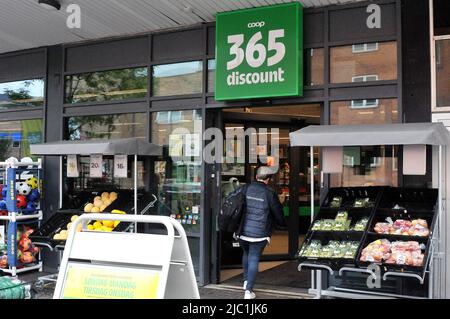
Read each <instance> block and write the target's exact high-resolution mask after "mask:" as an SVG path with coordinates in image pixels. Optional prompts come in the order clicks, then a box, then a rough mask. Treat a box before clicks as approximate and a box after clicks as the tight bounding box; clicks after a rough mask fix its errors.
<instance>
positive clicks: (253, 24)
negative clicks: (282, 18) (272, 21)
mask: <svg viewBox="0 0 450 319" xmlns="http://www.w3.org/2000/svg"><path fill="white" fill-rule="evenodd" d="M265 25H266V22H264V21H260V22H250V23H249V24H247V27H248V28H249V29H253V28H262V27H264V26H265Z"/></svg>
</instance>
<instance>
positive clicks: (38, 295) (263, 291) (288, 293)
mask: <svg viewBox="0 0 450 319" xmlns="http://www.w3.org/2000/svg"><path fill="white" fill-rule="evenodd" d="M46 275H49V273H45V272H33V273H27V274H22V275H20V276H19V279H20V280H22V281H24V282H25V283H28V284H31V286H32V298H33V299H52V298H53V292H54V289H55V284H56V283H55V282H44V283H43V284H42V282H40V281H39V277H42V276H46ZM254 292H255V294H256V298H257V299H309V298H311V296H310V295H308V294H307V293H306V291H305V290H304V289H294V288H288V287H275V286H262V285H261V286H258V287H257V288H255V290H254ZM199 293H200V299H230V300H237V299H243V298H244V291H243V290H242V287H238V286H233V285H208V286H205V287H199Z"/></svg>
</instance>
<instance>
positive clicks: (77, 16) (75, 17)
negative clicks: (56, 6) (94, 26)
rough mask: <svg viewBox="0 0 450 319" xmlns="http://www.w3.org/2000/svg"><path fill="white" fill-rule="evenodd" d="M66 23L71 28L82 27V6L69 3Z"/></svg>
mask: <svg viewBox="0 0 450 319" xmlns="http://www.w3.org/2000/svg"><path fill="white" fill-rule="evenodd" d="M66 13H68V14H69V15H68V16H67V20H66V24H67V27H68V28H69V29H81V7H80V6H79V5H78V4H74V3H72V4H69V5H68V6H67V8H66Z"/></svg>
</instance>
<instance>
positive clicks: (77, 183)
mask: <svg viewBox="0 0 450 319" xmlns="http://www.w3.org/2000/svg"><path fill="white" fill-rule="evenodd" d="M90 163H91V160H90V157H89V156H79V157H78V169H79V177H75V178H65V187H66V189H67V190H68V192H67V193H68V194H73V193H74V192H85V191H90V190H97V191H98V190H119V189H120V190H133V189H134V157H132V156H128V164H127V166H128V172H127V177H124V178H119V177H114V156H103V165H102V177H98V178H94V177H91V176H90ZM64 165H65V167H64V169H63V174H64V176H66V174H67V161H64ZM137 168H138V169H137V173H138V174H137V177H138V178H137V186H138V190H139V193H143V192H145V191H144V189H145V186H146V185H145V180H146V179H145V177H147V176H146V172H145V165H144V158H140V157H138V162H137ZM66 200H67V199H66ZM66 200H65V201H66ZM132 200H133V196H132V195H131V198H130V201H132Z"/></svg>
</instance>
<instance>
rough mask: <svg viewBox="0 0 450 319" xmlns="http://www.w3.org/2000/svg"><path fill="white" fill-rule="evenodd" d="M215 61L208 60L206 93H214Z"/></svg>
mask: <svg viewBox="0 0 450 319" xmlns="http://www.w3.org/2000/svg"><path fill="white" fill-rule="evenodd" d="M215 83H216V60H208V92H215Z"/></svg>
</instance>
